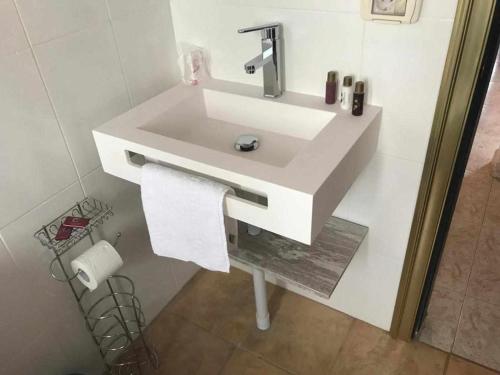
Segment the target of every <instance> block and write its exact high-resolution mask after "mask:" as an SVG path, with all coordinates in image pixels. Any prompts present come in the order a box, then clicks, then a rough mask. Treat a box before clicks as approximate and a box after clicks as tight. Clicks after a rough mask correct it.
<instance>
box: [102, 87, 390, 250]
mask: <svg viewBox="0 0 500 375" xmlns="http://www.w3.org/2000/svg"><path fill="white" fill-rule="evenodd" d="M380 117H381V108H380V107H375V106H368V105H367V106H365V111H364V114H363V116H360V117H354V116H352V115H351V113H350V112H349V111H342V110H341V109H340V107H339V106H338V104H336V105H333V106H332V105H326V104H324V100H323V98H320V97H316V96H311V95H304V94H298V93H293V92H285V93H284V95H283V96H282V97H280V98H278V99H268V98H264V97H262V89H261V88H260V87H255V86H250V85H243V84H238V83H232V82H226V81H219V80H210V81H208V82H206V83H204V84H202V85H199V86H195V87H191V86H185V85H183V84H180V85H178V86H175V87H174V88H172V89H170V90H167V91H165V92H163V93H161V94H160V95H158V96H156V97H154V98H152V99H150V100H148V101H146V102H145V103H143V104H141V105H139V106H137V107H135V108H133V109H132V110H130V111H128V112H126V113H124V114H123V115H121V116H119V117H117V118H115V119H113V120H111V121H109V122H108V123H106V124H104V125H102V126H100V127H99V128H97V129H95V130H94V132H93V133H94V139H95V141H96V145H97V149H98V152H99V156H100V158H101V162H102V165H103V169H104V170H105V171H106V172H108V173H110V174H113V175H115V176H118V177H121V178H124V179H126V180H129V181H132V182H135V183H140V180H141V165H142V164H143V163H141V162H138V161H137V160H147V161H149V162H155V163H160V164H163V165H166V166H169V167H172V168H177V169H180V170H183V171H186V172H188V173H193V174H198V175H203V176H206V177H208V178H212V179H214V180H218V181H221V182H223V183H225V184H227V185H230V186H232V187H234V188H235V189H236V190H237V191H238V192H240V193H239V194H238V196H227V197H226V200H225V207H224V210H225V214H226V215H228V216H230V217H233V218H235V219H238V220H241V221H244V222H247V223H250V224H253V225H256V226H259V227H261V228H264V229H266V230H268V231H271V232H274V233H277V234H280V235H282V236H286V237H288V238H291V239H294V240H297V241H300V242H303V243H305V244H311V242H312V241H313V240H314V238H315V237H316V235H317V234H318V233H319V232H320V231H321V229H322V227H323V225H324V223H325V222H326V220H327V219H328V218H329V216H330V215H331V214H332V212H333V211H334V209H335V207H336V206H337V205H338V204H339V202H340V201H341V199H342V198H343V197H344V195H345V193H346V192H347V190H348V189H349V187H350V186H351V184H352V183H353V182H354V180H355V179H356V177H357V176H358V175H359V173H360V172H361V171H362V170H363V168H364V167H365V166H366V165H367V164H368V162H369V160H370V159H371V158H372V156H373V154H374V153H375V150H376V148H377V141H378V133H379V127H380ZM243 134H252V135H255V136H257V137H258V139H259V148H258V149H257V150H255V151H251V152H241V151H237V150H236V149H235V148H234V143H235V141H236V139H237V138H238V136H240V135H243Z"/></svg>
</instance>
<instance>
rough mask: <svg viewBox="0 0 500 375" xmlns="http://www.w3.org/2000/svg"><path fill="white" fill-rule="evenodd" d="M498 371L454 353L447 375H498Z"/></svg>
mask: <svg viewBox="0 0 500 375" xmlns="http://www.w3.org/2000/svg"><path fill="white" fill-rule="evenodd" d="M498 374H499V373H498V372H495V371H493V370H489V369H487V368H484V367H482V366H479V365H476V364H475V363H472V362H469V361H466V360H465V359H462V358H459V357H456V356H454V355H452V356H451V357H450V361H449V363H448V369H447V370H446V374H445V375H498Z"/></svg>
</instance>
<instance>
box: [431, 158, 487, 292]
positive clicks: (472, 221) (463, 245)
mask: <svg viewBox="0 0 500 375" xmlns="http://www.w3.org/2000/svg"><path fill="white" fill-rule="evenodd" d="M491 183H492V178H491V176H490V170H489V169H488V168H487V167H484V168H481V169H479V170H476V171H473V172H468V173H467V174H466V176H465V177H464V180H463V183H462V187H461V189H460V194H459V197H458V202H457V205H456V208H455V212H454V215H453V220H452V223H451V226H450V230H449V233H448V237H447V240H446V244H445V248H444V252H443V257H442V259H441V263H440V265H439V270H438V274H437V277H436V282H435V285H436V286H437V287H438V288H446V289H448V290H452V291H454V292H456V293H459V294H460V295H462V296H465V292H466V290H467V282H468V280H469V276H470V272H471V270H472V265H473V261H474V255H475V252H476V247H477V242H478V240H479V236H480V233H481V225H482V222H483V218H484V214H485V210H486V205H487V203H488V196H489V193H490V190H491Z"/></svg>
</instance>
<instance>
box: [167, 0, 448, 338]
mask: <svg viewBox="0 0 500 375" xmlns="http://www.w3.org/2000/svg"><path fill="white" fill-rule="evenodd" d="M359 3H360V1H359V0H309V1H305V0H203V1H202V0H171V4H172V15H173V20H174V30H175V34H176V40H177V42H190V43H193V44H197V45H200V46H203V47H205V48H206V49H207V50H208V51H209V53H210V57H211V60H212V68H211V70H212V75H213V76H214V77H215V78H219V79H225V80H231V81H239V82H244V83H249V84H254V85H261V84H262V81H261V80H262V75H261V74H255V75H253V76H252V75H247V74H245V73H244V70H243V64H244V63H245V62H246V61H247V60H249V59H250V58H252V57H254V56H255V55H256V54H257V53H259V51H260V35H259V34H258V33H254V34H245V35H241V34H237V33H236V30H237V29H238V28H241V27H246V26H252V25H258V24H263V23H267V22H271V21H280V22H282V23H283V25H284V45H285V70H286V84H287V89H288V90H291V91H298V92H304V93H309V94H314V95H324V84H325V79H326V73H327V71H328V70H332V69H333V70H338V71H339V72H340V73H341V75H344V74H355V75H356V78H362V79H365V80H367V81H368V102H369V103H372V104H377V105H380V106H382V107H383V110H384V112H383V121H382V128H381V134H380V142H379V148H378V152H377V154H376V156H375V157H374V159H373V161H372V162H371V164H370V165H369V166H368V167H367V168H366V170H365V171H364V173H363V174H362V175H361V176H360V177H359V178H358V180H357V181H356V183H355V184H354V186H353V187H352V188H351V190H350V191H349V193H348V194H347V196H346V198H345V199H344V200H343V202H342V203H341V205H340V206H339V207H338V208H337V210H336V211H335V215H336V216H339V217H343V218H346V219H348V220H352V221H354V222H357V223H360V224H364V225H367V226H368V227H369V228H370V233H369V236H368V238H367V240H366V241H365V242H364V243H363V245H362V248H361V249H360V250H359V251H358V253H357V255H356V257H355V258H354V260H353V261H352V263H351V265H350V266H349V268H348V270H347V272H346V274H345V275H344V276H343V278H342V280H341V282H340V284H339V286H338V287H337V289H336V291H335V292H334V294H333V296H332V298H331V299H330V300H329V301H321V300H320V301H321V302H323V303H326V304H328V305H331V306H333V307H334V308H337V309H339V310H341V311H344V312H346V313H348V314H350V315H352V316H355V317H358V318H360V319H363V320H365V321H367V322H369V323H372V324H374V325H377V326H379V327H381V328H384V329H388V328H389V326H390V321H391V318H392V313H393V308H394V302H395V298H396V293H397V287H398V283H399V277H400V274H401V269H402V264H403V259H404V255H405V250H406V245H407V240H408V235H409V230H410V225H411V219H412V215H413V210H414V205H415V201H416V196H417V190H418V185H419V182H420V176H421V171H422V167H423V162H424V158H425V153H426V148H427V142H428V139H429V133H430V127H431V123H432V117H433V113H434V107H435V103H436V98H437V93H438V89H439V84H440V80H441V75H442V71H443V66H444V61H445V56H446V52H447V47H448V43H449V37H450V34H451V29H452V23H453V17H454V12H455V8H456V3H457V1H456V0H441V1H435V0H424V8H423V10H422V17H421V19H420V20H419V22H418V23H416V24H414V25H400V26H394V25H385V24H375V23H366V22H364V21H363V20H362V19H361V17H360V15H359ZM299 292H300V293H302V294H304V292H303V291H299ZM311 297H312V298H315V297H313V296H311Z"/></svg>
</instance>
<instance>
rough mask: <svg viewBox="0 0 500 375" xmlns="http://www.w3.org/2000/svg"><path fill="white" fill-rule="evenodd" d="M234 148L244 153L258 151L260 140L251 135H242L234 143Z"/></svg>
mask: <svg viewBox="0 0 500 375" xmlns="http://www.w3.org/2000/svg"><path fill="white" fill-rule="evenodd" d="M234 148H235V149H236V150H237V151H242V152H248V151H254V150H257V149H258V148H259V138H257V137H256V136H255V135H251V134H244V135H240V136H239V137H238V139H236V142H235V143H234Z"/></svg>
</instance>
